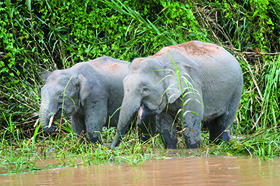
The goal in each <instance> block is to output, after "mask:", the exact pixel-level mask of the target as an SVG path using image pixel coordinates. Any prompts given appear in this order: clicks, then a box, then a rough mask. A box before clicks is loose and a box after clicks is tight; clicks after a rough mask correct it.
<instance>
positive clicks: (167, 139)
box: [156, 112, 178, 149]
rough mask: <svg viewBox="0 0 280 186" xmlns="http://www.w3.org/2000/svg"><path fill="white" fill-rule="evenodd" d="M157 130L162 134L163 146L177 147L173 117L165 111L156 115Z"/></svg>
mask: <svg viewBox="0 0 280 186" xmlns="http://www.w3.org/2000/svg"><path fill="white" fill-rule="evenodd" d="M156 124H157V130H158V131H159V133H160V134H161V135H162V136H163V139H164V145H165V148H169V149H176V148H177V143H178V139H177V133H176V127H175V124H174V117H173V116H172V115H170V114H168V113H166V112H162V113H160V114H159V115H157V116H156Z"/></svg>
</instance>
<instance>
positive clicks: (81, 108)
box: [40, 57, 130, 143]
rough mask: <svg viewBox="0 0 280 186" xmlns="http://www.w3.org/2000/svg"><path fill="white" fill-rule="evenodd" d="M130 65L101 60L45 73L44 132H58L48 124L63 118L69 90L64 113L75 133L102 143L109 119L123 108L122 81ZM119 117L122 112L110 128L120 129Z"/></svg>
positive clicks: (107, 58)
mask: <svg viewBox="0 0 280 186" xmlns="http://www.w3.org/2000/svg"><path fill="white" fill-rule="evenodd" d="M129 64H130V63H129V62H126V61H121V60H117V59H114V58H110V57H100V58H97V59H95V60H92V61H88V62H82V63H78V64H76V65H74V66H73V67H71V68H69V69H66V70H55V71H53V72H44V73H42V74H41V77H42V79H43V80H45V81H46V84H45V85H44V87H43V88H42V90H41V109H40V120H41V122H42V124H41V126H42V128H43V130H44V131H45V132H47V133H52V132H54V131H55V129H56V127H55V126H54V124H53V125H51V127H50V128H49V127H48V123H49V120H50V117H51V116H53V115H54V116H55V117H54V121H55V120H57V119H59V118H60V117H61V110H62V102H63V94H62V93H63V91H64V89H65V87H66V89H65V96H64V106H63V110H64V115H66V116H71V119H72V120H71V126H72V128H73V131H74V132H75V133H77V134H80V133H81V132H82V131H84V132H85V133H86V135H87V138H88V139H89V140H90V141H91V142H93V143H95V142H100V141H101V138H100V133H101V130H102V127H103V126H104V125H105V126H107V125H108V121H109V120H108V119H109V116H112V115H113V113H114V112H115V111H116V110H117V109H118V108H119V107H120V106H121V103H122V99H123V85H122V81H123V79H124V77H125V76H126V75H127V73H128V65H129ZM71 77H72V79H71V81H69V80H70V78H71ZM67 84H68V85H67ZM66 85H67V86H66ZM70 97H71V98H70ZM118 116H119V111H118V112H116V113H115V114H114V115H113V117H112V118H111V119H110V126H117V121H118ZM98 131H99V132H100V133H99V132H98Z"/></svg>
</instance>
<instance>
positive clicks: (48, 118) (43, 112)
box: [39, 103, 56, 133]
mask: <svg viewBox="0 0 280 186" xmlns="http://www.w3.org/2000/svg"><path fill="white" fill-rule="evenodd" d="M39 118H40V123H41V127H42V129H43V130H44V131H45V132H46V133H53V132H54V131H55V130H56V127H55V126H54V125H52V124H53V122H54V120H55V115H54V114H51V112H50V111H49V109H48V107H47V106H46V104H44V103H42V105H41V109H40V115H39Z"/></svg>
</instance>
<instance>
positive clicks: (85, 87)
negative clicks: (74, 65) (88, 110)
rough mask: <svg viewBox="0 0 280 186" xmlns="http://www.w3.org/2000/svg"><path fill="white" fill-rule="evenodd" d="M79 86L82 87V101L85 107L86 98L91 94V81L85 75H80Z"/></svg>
mask: <svg viewBox="0 0 280 186" xmlns="http://www.w3.org/2000/svg"><path fill="white" fill-rule="evenodd" d="M77 79H78V85H79V87H80V93H79V94H80V101H81V104H82V106H84V105H85V101H86V98H87V97H88V95H89V94H90V83H89V81H88V80H87V79H86V78H85V77H84V76H83V74H79V75H78V77H77Z"/></svg>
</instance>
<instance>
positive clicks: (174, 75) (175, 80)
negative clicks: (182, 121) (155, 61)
mask: <svg viewBox="0 0 280 186" xmlns="http://www.w3.org/2000/svg"><path fill="white" fill-rule="evenodd" d="M165 70H166V71H167V75H166V77H165V86H166V92H165V93H166V95H167V99H168V103H170V104H171V103H174V102H175V101H176V100H177V99H178V98H179V97H180V96H181V95H182V94H183V93H184V92H185V90H186V88H187V84H186V80H189V79H190V78H189V77H190V73H191V66H189V65H187V64H183V63H180V62H176V63H175V62H174V63H170V64H168V65H166V66H165ZM180 79H181V85H182V87H181V86H180Z"/></svg>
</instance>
